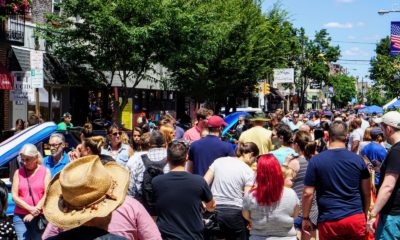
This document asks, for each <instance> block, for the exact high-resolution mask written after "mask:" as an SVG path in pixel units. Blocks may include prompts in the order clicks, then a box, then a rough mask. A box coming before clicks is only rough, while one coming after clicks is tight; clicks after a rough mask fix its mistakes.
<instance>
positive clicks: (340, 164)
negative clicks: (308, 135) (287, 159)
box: [302, 121, 371, 240]
mask: <svg viewBox="0 0 400 240" xmlns="http://www.w3.org/2000/svg"><path fill="white" fill-rule="evenodd" d="M346 135H347V126H346V124H345V123H344V122H341V121H340V122H339V121H334V122H333V123H332V124H331V126H330V129H329V149H328V150H326V151H324V152H322V153H320V154H317V155H316V156H314V157H313V158H311V159H310V162H309V164H308V167H307V172H306V176H305V179H304V191H303V201H302V205H303V224H302V228H303V230H304V231H305V232H309V231H311V230H312V229H313V227H312V224H311V222H310V218H309V217H310V215H309V214H310V208H311V202H312V199H313V196H314V191H316V193H317V204H318V211H319V213H318V232H319V239H320V240H325V239H329V240H331V239H352V240H354V239H366V233H367V231H366V230H367V229H366V213H367V212H368V209H369V206H370V200H371V184H370V175H369V172H368V168H367V166H366V164H365V163H364V161H363V160H362V158H361V157H360V156H358V155H357V154H355V153H352V152H350V151H348V150H347V149H346V145H345V140H346Z"/></svg>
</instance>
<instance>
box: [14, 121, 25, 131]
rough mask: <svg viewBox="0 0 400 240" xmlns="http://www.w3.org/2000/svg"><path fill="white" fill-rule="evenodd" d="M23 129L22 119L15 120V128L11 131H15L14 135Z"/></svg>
mask: <svg viewBox="0 0 400 240" xmlns="http://www.w3.org/2000/svg"><path fill="white" fill-rule="evenodd" d="M24 129H25V122H24V120H22V119H20V118H19V119H17V121H15V128H14V129H13V130H15V132H14V134H17V133H19V132H21V131H22V130H24Z"/></svg>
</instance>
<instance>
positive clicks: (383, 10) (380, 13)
mask: <svg viewBox="0 0 400 240" xmlns="http://www.w3.org/2000/svg"><path fill="white" fill-rule="evenodd" d="M394 12H400V9H399V10H385V9H381V10H379V11H378V14H379V15H384V14H387V13H394Z"/></svg>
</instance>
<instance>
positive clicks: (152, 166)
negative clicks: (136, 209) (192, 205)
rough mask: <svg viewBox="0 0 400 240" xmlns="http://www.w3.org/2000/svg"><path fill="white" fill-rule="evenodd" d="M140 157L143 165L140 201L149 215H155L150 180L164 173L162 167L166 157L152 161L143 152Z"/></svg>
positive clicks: (165, 162)
mask: <svg viewBox="0 0 400 240" xmlns="http://www.w3.org/2000/svg"><path fill="white" fill-rule="evenodd" d="M141 157H142V161H143V164H144V167H145V170H144V172H143V182H142V194H141V202H142V204H143V206H144V207H145V208H146V210H147V211H148V212H149V214H150V215H151V216H156V212H155V201H154V193H153V185H152V184H151V181H152V180H153V178H155V177H157V176H159V175H162V174H164V170H163V169H164V167H165V165H166V164H167V158H164V159H162V160H161V161H157V162H154V161H151V160H150V158H149V156H147V154H143V155H142V156H141Z"/></svg>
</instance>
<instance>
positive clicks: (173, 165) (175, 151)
mask: <svg viewBox="0 0 400 240" xmlns="http://www.w3.org/2000/svg"><path fill="white" fill-rule="evenodd" d="M64 119H66V121H64V122H63V123H62V124H59V127H62V128H64V127H65V128H66V129H68V126H72V124H70V121H71V115H69V114H65V115H64ZM226 126H228V124H227V123H226V122H225V121H224V119H223V118H222V117H221V116H218V115H215V114H213V111H212V110H209V109H206V108H200V109H199V110H198V111H197V114H196V119H194V121H193V126H192V128H190V129H188V130H187V131H184V130H183V129H182V128H180V127H179V126H177V122H176V120H175V119H174V118H173V117H171V116H170V115H165V116H163V117H162V118H161V119H160V121H159V122H158V123H155V124H152V125H151V127H150V124H141V125H139V126H137V127H135V128H134V129H133V130H132V134H131V138H130V137H129V134H126V132H125V131H123V129H121V127H119V126H118V125H112V126H110V127H109V129H108V130H107V135H106V137H103V136H93V132H92V127H91V125H90V124H85V126H84V127H83V128H82V131H81V134H80V140H81V142H80V144H79V145H78V146H77V147H76V149H73V150H72V151H70V152H65V149H66V148H65V146H66V144H65V139H64V136H63V135H62V134H60V133H54V134H52V135H51V136H50V139H49V142H48V146H49V148H50V155H49V156H47V157H45V158H43V157H42V155H41V153H40V151H39V150H38V149H37V147H36V146H35V145H32V144H26V145H25V146H23V147H22V149H21V150H20V152H19V163H20V167H19V169H18V170H16V171H15V173H14V175H13V179H12V182H13V183H12V197H13V200H14V202H15V204H16V207H15V210H14V216H13V220H12V221H11V220H10V219H8V218H7V217H6V216H5V214H4V212H5V209H6V208H7V198H6V196H7V189H6V187H5V185H4V184H3V183H2V182H0V207H1V212H2V215H1V218H2V221H1V222H0V236H1V237H2V239H16V238H17V239H19V240H21V239H77V240H78V239H184V240H186V239H251V240H261V239H293V240H295V239H302V240H307V239H317V238H318V239H321V240H324V239H400V227H399V226H400V217H399V216H400V215H399V213H400V180H399V174H400V162H399V161H400V156H397V154H400V143H399V142H400V113H399V112H395V111H391V112H387V113H386V114H384V115H383V116H379V115H376V114H373V115H368V116H367V115H365V114H363V113H360V114H357V113H356V112H354V111H341V112H339V111H336V112H332V111H327V110H325V111H308V112H306V113H303V114H300V113H298V112H296V111H291V112H289V113H284V112H283V111H281V110H279V109H278V110H277V111H275V112H273V113H270V114H269V115H266V114H265V113H262V112H257V113H255V114H254V115H253V116H246V115H243V116H240V117H239V120H238V123H237V125H236V126H235V127H234V131H233V133H232V135H233V136H235V138H236V139H231V141H232V142H226V141H223V140H222V138H221V137H222V136H221V133H222V130H223V129H224V127H226ZM47 221H48V223H47ZM46 224H47V226H46Z"/></svg>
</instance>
